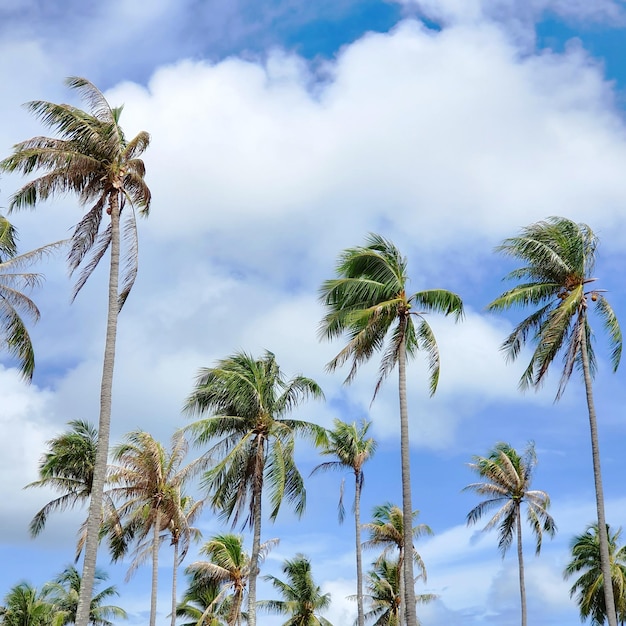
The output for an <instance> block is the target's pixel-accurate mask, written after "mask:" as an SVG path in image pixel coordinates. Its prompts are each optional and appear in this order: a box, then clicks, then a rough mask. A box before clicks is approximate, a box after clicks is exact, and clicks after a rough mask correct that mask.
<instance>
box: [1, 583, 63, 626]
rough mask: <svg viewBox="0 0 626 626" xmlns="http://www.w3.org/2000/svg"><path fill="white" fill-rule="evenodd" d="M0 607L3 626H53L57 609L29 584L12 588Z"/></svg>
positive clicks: (43, 594)
mask: <svg viewBox="0 0 626 626" xmlns="http://www.w3.org/2000/svg"><path fill="white" fill-rule="evenodd" d="M3 604H4V606H2V607H0V624H2V626H53V623H54V622H53V620H54V618H55V615H56V609H55V608H54V606H53V604H52V603H51V602H49V601H48V600H47V598H46V594H45V593H43V592H40V591H39V590H38V589H37V588H35V587H33V586H32V585H30V584H29V583H27V582H22V583H19V584H17V585H15V586H14V587H12V588H11V589H10V590H9V592H8V593H7V594H6V596H5V597H4V601H3Z"/></svg>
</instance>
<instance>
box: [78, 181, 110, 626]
mask: <svg viewBox="0 0 626 626" xmlns="http://www.w3.org/2000/svg"><path fill="white" fill-rule="evenodd" d="M109 206H110V208H111V261H110V268H109V298H108V313H107V329H106V339H105V344H104V362H103V366H102V381H101V385H100V418H99V421H98V446H97V449H96V462H95V465H94V474H93V486H92V490H91V499H90V502H89V517H88V519H87V539H86V542H85V558H84V560H83V573H82V583H81V586H80V595H79V598H78V608H77V610H76V626H87V624H88V622H89V611H90V607H91V596H92V593H93V583H94V576H95V572H96V559H97V555H98V544H99V535H100V526H101V524H102V501H103V494H104V482H105V479H106V472H107V461H108V455H109V437H110V430H111V398H112V390H113V366H114V363H115V339H116V336H117V316H118V314H119V304H118V282H119V268H120V206H119V195H118V194H117V193H114V194H113V195H112V196H111V199H110V203H109Z"/></svg>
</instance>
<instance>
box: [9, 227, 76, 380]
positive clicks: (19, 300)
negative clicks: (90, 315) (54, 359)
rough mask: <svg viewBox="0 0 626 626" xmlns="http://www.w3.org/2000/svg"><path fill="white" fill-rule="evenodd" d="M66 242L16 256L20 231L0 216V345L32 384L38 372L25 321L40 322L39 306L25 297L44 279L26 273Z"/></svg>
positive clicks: (34, 274) (31, 273)
mask: <svg viewBox="0 0 626 626" xmlns="http://www.w3.org/2000/svg"><path fill="white" fill-rule="evenodd" d="M63 243H64V242H57V243H55V244H50V245H47V246H43V247H42V248H37V249H36V250H32V251H31V252H27V253H25V254H20V255H18V254H17V231H16V229H15V228H14V227H13V226H12V224H11V223H10V222H9V220H8V219H7V218H6V217H4V216H3V215H0V341H1V342H2V347H3V349H5V350H7V351H8V352H9V354H10V355H12V356H13V357H15V358H16V359H17V361H18V364H19V371H20V374H21V375H22V377H23V378H24V379H25V380H27V381H28V382H30V381H31V380H32V378H33V373H34V371H35V351H34V349H33V344H32V342H31V339H30V335H29V334H28V330H27V328H26V324H25V323H24V320H23V319H22V318H23V317H26V318H29V319H30V320H32V321H33V322H36V321H37V320H38V319H39V309H38V308H37V305H36V304H35V303H34V302H33V301H32V300H31V299H30V298H29V297H28V296H27V295H26V294H25V293H24V291H29V290H30V289H32V288H33V287H35V286H37V285H38V284H39V283H40V282H41V275H40V274H36V273H33V272H24V271H23V270H24V268H25V267H29V266H31V265H32V264H33V263H35V262H37V261H38V260H40V259H41V258H42V257H43V256H45V255H46V254H48V253H50V252H52V251H53V250H54V249H55V248H58V247H59V246H61V245H62V244H63Z"/></svg>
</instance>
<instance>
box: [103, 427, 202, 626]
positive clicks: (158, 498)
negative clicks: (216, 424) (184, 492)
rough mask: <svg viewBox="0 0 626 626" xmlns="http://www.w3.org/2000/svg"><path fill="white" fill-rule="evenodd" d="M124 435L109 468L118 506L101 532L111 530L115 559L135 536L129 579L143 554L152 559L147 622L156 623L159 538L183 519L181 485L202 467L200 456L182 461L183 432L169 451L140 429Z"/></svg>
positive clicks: (107, 533) (114, 496) (184, 442)
mask: <svg viewBox="0 0 626 626" xmlns="http://www.w3.org/2000/svg"><path fill="white" fill-rule="evenodd" d="M125 439H126V440H125V441H124V442H123V443H121V444H119V445H118V446H116V447H115V448H114V450H113V459H114V461H115V463H116V465H112V466H111V467H110V470H109V483H110V485H111V487H110V488H109V490H108V494H109V496H110V497H111V499H112V500H113V501H115V503H116V509H115V513H114V514H113V515H111V516H109V518H108V519H107V520H105V524H104V530H103V534H105V535H108V536H109V542H110V546H111V554H112V557H113V560H114V561H115V560H117V559H119V558H121V557H122V556H123V555H124V554H126V552H127V550H128V547H129V545H130V544H131V543H132V542H136V549H135V552H134V555H135V558H134V559H133V561H132V563H131V565H130V568H129V570H128V575H127V579H128V578H129V577H130V576H131V575H132V574H133V573H134V571H135V570H136V569H137V568H138V567H139V566H140V565H141V564H142V563H144V562H145V560H146V559H148V558H151V559H152V595H151V605H150V626H154V625H155V623H156V610H157V592H158V562H159V548H160V545H161V541H162V539H163V536H164V533H166V532H167V531H168V529H169V528H170V526H171V525H172V524H174V525H177V524H182V523H184V522H183V519H182V518H183V509H182V507H183V502H182V501H181V495H180V494H181V487H182V486H183V485H184V483H185V481H186V480H187V479H189V478H190V477H192V476H193V475H194V473H195V472H197V471H199V470H200V469H201V468H202V467H203V463H204V461H203V459H196V460H195V461H192V462H191V463H189V464H187V465H185V466H182V463H183V461H184V459H185V456H186V454H187V442H186V441H185V438H184V437H183V434H182V433H181V432H177V433H176V434H175V435H174V437H173V438H172V447H171V451H169V452H168V451H166V450H165V448H164V447H163V446H162V445H161V444H160V443H159V442H158V441H156V440H155V439H154V438H153V437H152V435H150V434H149V433H146V432H144V431H134V432H131V433H128V434H127V435H126V438H125ZM175 547H176V546H175Z"/></svg>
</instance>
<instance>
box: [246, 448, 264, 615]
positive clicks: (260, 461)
mask: <svg viewBox="0 0 626 626" xmlns="http://www.w3.org/2000/svg"><path fill="white" fill-rule="evenodd" d="M258 446H259V447H258V451H257V460H256V468H255V473H256V477H255V479H254V494H253V498H254V510H253V511H252V524H253V532H252V554H251V555H250V580H249V582H248V626H256V579H257V576H258V575H259V553H260V551H261V497H262V495H263V471H264V469H265V449H264V442H263V440H262V439H261V440H260V441H259V443H258Z"/></svg>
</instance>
